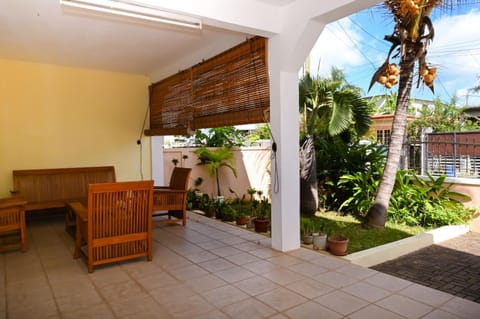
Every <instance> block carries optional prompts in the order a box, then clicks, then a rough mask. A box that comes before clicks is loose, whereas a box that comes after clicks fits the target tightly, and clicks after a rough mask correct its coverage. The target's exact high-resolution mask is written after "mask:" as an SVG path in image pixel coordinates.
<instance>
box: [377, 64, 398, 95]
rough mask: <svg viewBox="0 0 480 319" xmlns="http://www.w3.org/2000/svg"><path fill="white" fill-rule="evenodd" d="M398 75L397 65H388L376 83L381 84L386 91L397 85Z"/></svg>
mask: <svg viewBox="0 0 480 319" xmlns="http://www.w3.org/2000/svg"><path fill="white" fill-rule="evenodd" d="M399 74H400V70H399V69H398V67H397V65H396V64H395V63H392V64H389V65H388V66H387V67H386V68H385V69H384V70H383V72H382V74H381V75H380V76H379V77H378V79H377V82H378V83H380V84H383V85H384V86H385V87H386V88H387V89H391V88H392V86H394V85H395V84H397V82H398V80H397V77H398V75H399Z"/></svg>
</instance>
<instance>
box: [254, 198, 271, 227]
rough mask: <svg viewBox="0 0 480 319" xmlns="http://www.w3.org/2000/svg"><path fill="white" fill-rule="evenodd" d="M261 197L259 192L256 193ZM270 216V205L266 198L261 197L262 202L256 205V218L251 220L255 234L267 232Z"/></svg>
mask: <svg viewBox="0 0 480 319" xmlns="http://www.w3.org/2000/svg"><path fill="white" fill-rule="evenodd" d="M259 193H260V195H261V191H258V192H257V194H259ZM269 215H270V203H269V202H268V199H267V198H266V197H263V198H262V200H261V201H260V202H259V203H258V207H257V213H256V218H255V219H254V220H253V223H254V225H255V231H256V232H257V233H266V232H268V224H270V220H269Z"/></svg>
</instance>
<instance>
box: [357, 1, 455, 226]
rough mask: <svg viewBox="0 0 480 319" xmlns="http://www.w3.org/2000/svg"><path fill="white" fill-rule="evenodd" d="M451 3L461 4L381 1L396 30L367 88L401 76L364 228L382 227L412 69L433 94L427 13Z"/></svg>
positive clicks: (433, 70)
mask: <svg viewBox="0 0 480 319" xmlns="http://www.w3.org/2000/svg"><path fill="white" fill-rule="evenodd" d="M453 2H458V3H460V2H462V1H459V0H458V1H445V2H441V1H439V0H386V1H385V2H384V4H385V6H386V7H387V9H388V11H389V12H391V14H392V15H393V19H394V22H395V27H394V32H393V34H391V35H387V36H385V40H386V41H388V42H390V43H391V44H392V45H391V47H390V51H389V52H388V55H387V59H386V60H385V62H384V63H383V64H382V65H381V66H380V68H378V70H377V71H376V72H375V74H374V75H373V77H372V81H371V83H370V88H371V87H372V86H373V84H375V82H378V83H381V84H383V85H385V87H387V88H391V87H392V86H394V85H395V84H397V77H398V76H400V80H399V81H398V98H397V105H396V110H395V115H394V119H393V124H392V126H393V127H392V134H391V140H390V146H389V151H388V156H387V162H386V164H385V169H384V171H383V175H382V180H381V182H380V186H379V189H378V192H377V196H376V198H375V202H374V203H373V205H372V207H371V208H370V210H369V212H368V214H367V221H366V226H368V227H372V228H384V227H385V222H386V220H387V210H388V205H389V201H390V197H391V194H392V190H393V186H394V182H395V176H396V172H397V168H398V163H399V160H400V152H401V149H402V144H403V141H404V136H405V130H406V125H407V109H408V104H409V99H410V93H411V89H412V84H413V78H414V69H415V66H417V67H418V74H417V86H418V85H420V83H423V84H425V85H426V86H427V87H429V88H430V89H431V90H432V92H434V85H433V81H434V79H435V76H436V68H434V67H432V66H431V65H429V64H428V63H427V62H426V55H427V48H428V46H429V44H430V42H431V41H432V40H433V36H434V29H433V24H432V21H431V20H430V14H431V12H432V10H433V9H434V8H435V7H438V6H440V5H441V4H442V3H445V4H446V5H450V6H451V5H453ZM392 53H394V55H393V58H396V57H398V58H399V59H400V62H399V66H398V67H397V65H396V64H394V63H391V62H390V58H391V56H392ZM370 88H369V89H370Z"/></svg>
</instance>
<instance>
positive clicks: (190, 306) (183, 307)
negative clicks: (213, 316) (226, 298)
mask: <svg viewBox="0 0 480 319" xmlns="http://www.w3.org/2000/svg"><path fill="white" fill-rule="evenodd" d="M164 308H165V309H166V310H167V311H168V312H169V313H170V314H171V315H172V316H173V317H175V318H179V319H191V318H196V316H199V315H202V314H205V313H208V312H210V311H212V310H214V307H213V306H212V305H211V304H210V303H208V302H207V301H206V300H205V299H203V298H202V297H200V296H199V295H193V296H190V297H186V298H183V299H181V300H178V301H175V302H172V303H169V304H167V305H165V307H164Z"/></svg>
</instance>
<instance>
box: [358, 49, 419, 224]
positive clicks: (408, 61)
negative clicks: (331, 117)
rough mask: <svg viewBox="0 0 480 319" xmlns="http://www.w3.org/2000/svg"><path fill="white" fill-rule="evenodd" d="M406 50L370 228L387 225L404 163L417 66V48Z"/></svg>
mask: <svg viewBox="0 0 480 319" xmlns="http://www.w3.org/2000/svg"><path fill="white" fill-rule="evenodd" d="M405 45H406V46H407V47H406V53H405V54H404V57H402V58H401V60H400V70H401V72H400V81H399V83H398V98H397V108H396V110H395V115H394V119H393V124H392V135H391V140H390V145H389V148H388V156H387V162H386V164H385V169H384V171H383V175H382V180H381V182H380V186H379V188H378V192H377V196H376V197H375V202H374V203H373V206H372V207H371V208H370V210H369V212H368V214H367V221H366V226H367V227H370V228H380V229H381V228H384V227H385V222H386V221H387V210H388V205H389V202H390V197H391V196H392V191H393V186H394V184H395V177H396V175H397V170H398V166H399V164H400V152H401V150H402V146H403V140H404V136H405V131H406V127H407V110H408V105H409V102H410V91H411V89H412V81H413V69H414V66H415V56H416V54H415V48H414V46H413V45H411V44H405Z"/></svg>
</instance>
